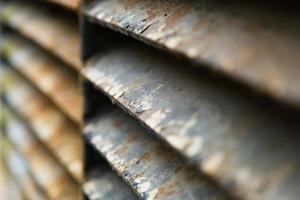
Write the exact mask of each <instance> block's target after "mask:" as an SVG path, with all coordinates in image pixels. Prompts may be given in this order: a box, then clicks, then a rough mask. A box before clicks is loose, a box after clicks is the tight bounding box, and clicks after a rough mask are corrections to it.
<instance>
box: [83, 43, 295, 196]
mask: <svg viewBox="0 0 300 200" xmlns="http://www.w3.org/2000/svg"><path fill="white" fill-rule="evenodd" d="M185 68H186V63H176V62H175V61H174V59H172V58H168V56H166V55H161V54H159V53H157V52H156V51H152V50H149V49H145V48H143V47H141V46H134V45H132V46H131V45H129V44H127V45H125V46H124V47H122V46H120V47H116V48H115V49H113V48H111V49H110V50H107V51H105V52H103V53H101V54H99V55H97V56H95V57H94V58H93V59H91V60H90V61H89V62H88V63H87V66H86V67H85V68H84V70H83V74H84V75H85V76H86V77H87V79H89V80H90V81H91V82H93V83H94V84H95V86H97V87H98V89H100V91H102V92H103V93H104V94H106V95H107V96H108V97H109V98H111V100H112V101H113V102H115V103H117V104H118V105H119V106H121V107H122V108H123V109H124V110H125V111H126V112H128V113H129V114H131V115H132V116H133V117H135V118H136V119H138V120H139V121H140V122H142V124H143V125H145V126H146V127H147V128H149V129H150V130H151V131H153V132H154V133H156V134H157V135H158V136H159V137H160V138H161V139H163V140H165V141H166V142H167V143H169V144H170V145H171V146H173V147H174V148H175V149H177V150H178V151H179V152H180V153H182V154H183V155H184V156H185V157H186V158H187V159H189V160H191V161H192V162H194V163H195V164H196V165H197V166H198V167H199V169H200V170H201V171H202V172H203V173H205V174H207V175H209V176H210V177H212V178H214V179H215V180H216V181H218V182H219V183H220V184H221V185H223V186H224V187H225V188H226V189H227V190H228V191H230V192H232V193H233V194H235V195H236V196H238V197H241V198H246V199H256V198H263V199H282V198H289V199H297V196H299V195H300V194H299V192H300V191H299V190H298V189H297V188H295V186H296V185H299V184H300V183H299V181H300V178H299V177H300V165H299V163H300V162H299V157H298V156H297V155H298V154H299V153H300V147H299V145H298V139H299V138H298V137H299V134H298V130H300V127H299V126H300V123H299V119H300V118H299V115H295V116H294V115H290V113H286V112H284V111H281V110H276V109H274V107H272V106H271V105H267V104H266V103H264V102H258V101H257V100H256V99H254V98H253V97H249V96H246V95H244V94H242V92H241V91H240V90H239V88H236V87H234V86H233V85H230V84H226V83H223V82H220V81H219V80H216V79H215V78H212V77H209V76H205V77H201V79H200V77H199V75H198V74H197V73H195V72H193V71H190V70H186V69H185Z"/></svg>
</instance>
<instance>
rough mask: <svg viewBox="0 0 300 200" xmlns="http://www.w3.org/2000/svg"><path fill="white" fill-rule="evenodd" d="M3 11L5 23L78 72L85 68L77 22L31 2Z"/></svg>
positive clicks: (8, 4)
mask: <svg viewBox="0 0 300 200" xmlns="http://www.w3.org/2000/svg"><path fill="white" fill-rule="evenodd" d="M1 7H2V8H1V12H0V21H1V22H2V23H4V24H6V25H8V26H10V27H11V28H13V29H15V30H17V31H19V32H20V33H21V34H23V35H25V36H26V37H28V38H30V39H31V40H33V41H35V42H36V43H37V44H39V45H40V46H42V47H43V48H44V49H46V50H48V51H50V52H51V53H53V54H54V55H56V56H57V57H59V58H60V59H62V60H63V61H64V62H65V63H68V64H70V65H71V66H73V67H74V68H75V69H76V70H78V69H80V68H81V65H82V64H81V60H80V36H79V30H78V27H77V24H76V23H75V22H74V21H72V20H70V19H68V18H65V17H62V16H59V15H55V16H54V15H52V13H50V12H49V11H47V9H46V8H43V7H39V6H36V5H34V4H31V3H30V2H24V1H19V2H14V1H12V2H6V3H2V4H1ZM41 30H42V31H41Z"/></svg>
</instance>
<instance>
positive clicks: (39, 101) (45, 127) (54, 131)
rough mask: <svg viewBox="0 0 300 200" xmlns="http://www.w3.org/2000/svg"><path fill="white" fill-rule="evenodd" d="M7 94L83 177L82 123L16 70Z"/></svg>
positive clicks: (40, 135) (37, 132)
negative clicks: (62, 109) (51, 101)
mask: <svg viewBox="0 0 300 200" xmlns="http://www.w3.org/2000/svg"><path fill="white" fill-rule="evenodd" d="M6 77H7V79H9V81H6V84H5V85H4V86H5V98H6V100H7V102H8V104H9V106H10V107H11V108H12V109H13V110H14V111H15V112H16V113H18V115H20V116H21V117H22V119H23V120H24V121H25V122H26V123H27V124H28V126H29V127H30V128H31V129H32V130H33V132H34V134H35V135H36V136H37V137H38V138H39V139H40V140H41V141H42V142H43V143H44V144H45V145H46V146H47V147H48V148H49V150H50V151H51V152H53V154H54V155H55V156H56V157H57V159H58V160H59V161H60V162H61V163H62V164H63V165H64V166H65V167H66V169H68V171H69V172H70V173H71V174H72V175H73V176H74V178H75V179H76V180H77V181H79V182H80V181H81V180H82V165H83V164H82V151H83V141H82V138H81V135H80V133H79V127H77V126H76V125H75V124H74V123H73V122H71V121H70V120H69V119H67V118H66V116H64V115H63V114H62V113H61V112H60V111H59V110H58V109H57V108H56V107H54V106H53V105H52V104H51V103H50V102H49V101H48V100H47V99H45V97H44V96H42V95H40V94H39V93H38V92H37V91H36V90H35V89H34V88H33V87H31V86H30V85H29V84H28V83H26V81H25V80H23V79H22V78H21V77H20V76H18V75H17V74H16V73H14V72H12V71H10V73H8V74H7V75H6Z"/></svg>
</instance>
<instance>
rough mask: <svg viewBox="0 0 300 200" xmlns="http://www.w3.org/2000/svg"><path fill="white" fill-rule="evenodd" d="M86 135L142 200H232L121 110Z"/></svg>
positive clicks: (98, 121)
mask: <svg viewBox="0 0 300 200" xmlns="http://www.w3.org/2000/svg"><path fill="white" fill-rule="evenodd" d="M84 132H85V134H86V135H87V137H88V140H89V141H90V142H91V143H92V144H93V145H94V146H95V147H96V148H97V149H98V150H99V152H100V153H101V154H102V155H103V156H104V157H105V158H106V159H107V160H108V162H109V163H110V165H111V166H112V167H113V168H114V169H115V170H116V172H117V173H118V174H119V175H120V176H121V177H122V178H123V179H124V180H125V181H126V182H127V183H128V184H129V185H130V187H131V188H132V189H133V190H134V191H135V192H136V193H137V194H138V195H139V196H140V198H142V199H170V200H171V199H229V198H228V197H226V195H225V194H224V193H223V192H222V191H220V190H218V188H217V187H216V186H215V185H214V184H213V183H211V182H209V181H208V180H207V179H206V178H204V177H203V176H202V175H200V174H199V173H198V170H197V169H193V168H192V167H190V166H189V165H187V164H186V162H184V160H182V159H181V158H180V156H178V154H176V153H175V152H174V151H172V150H171V149H170V148H169V147H166V144H164V143H163V142H161V141H160V140H159V139H157V138H155V137H153V136H151V135H150V134H147V132H146V130H144V129H143V128H142V127H141V126H140V124H138V123H137V122H135V121H134V120H133V119H130V118H129V117H128V116H127V115H126V114H124V113H123V112H122V111H121V110H116V111H113V112H112V113H105V114H103V115H100V116H99V117H98V118H97V119H95V120H93V121H91V122H88V123H87V124H86V126H85V128H84Z"/></svg>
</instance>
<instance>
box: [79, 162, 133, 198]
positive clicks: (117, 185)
mask: <svg viewBox="0 0 300 200" xmlns="http://www.w3.org/2000/svg"><path fill="white" fill-rule="evenodd" d="M83 190H84V192H85V194H86V195H87V196H88V197H89V199H90V200H134V199H138V198H137V196H136V195H135V194H134V193H133V192H132V190H130V189H129V187H128V186H127V185H126V184H125V183H124V182H123V181H122V180H121V179H120V177H118V176H117V175H116V174H115V173H114V172H112V170H111V169H108V168H105V167H103V166H97V167H95V169H93V170H91V171H90V172H89V173H88V174H87V175H86V180H85V182H84V184H83Z"/></svg>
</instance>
